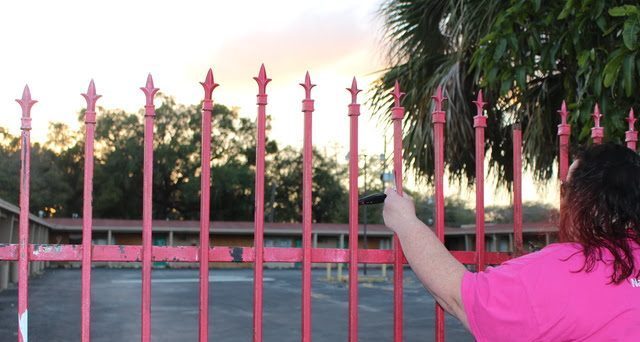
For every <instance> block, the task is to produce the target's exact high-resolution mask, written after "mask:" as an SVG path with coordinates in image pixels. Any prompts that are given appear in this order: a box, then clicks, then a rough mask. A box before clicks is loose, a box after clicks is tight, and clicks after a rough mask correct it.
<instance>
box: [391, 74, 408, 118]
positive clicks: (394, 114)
mask: <svg viewBox="0 0 640 342" xmlns="http://www.w3.org/2000/svg"><path fill="white" fill-rule="evenodd" d="M404 95H405V93H403V92H401V91H400V83H398V81H396V84H395V85H394V86H393V92H392V93H391V96H393V108H391V120H402V119H403V118H404V107H402V105H401V104H400V101H402V97H403V96H404Z"/></svg>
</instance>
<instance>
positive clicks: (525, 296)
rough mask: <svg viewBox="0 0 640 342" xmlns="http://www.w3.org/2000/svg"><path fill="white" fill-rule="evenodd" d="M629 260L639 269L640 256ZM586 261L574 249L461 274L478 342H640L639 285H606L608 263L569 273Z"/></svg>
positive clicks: (566, 246)
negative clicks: (592, 268) (587, 271)
mask: <svg viewBox="0 0 640 342" xmlns="http://www.w3.org/2000/svg"><path fill="white" fill-rule="evenodd" d="M572 255H573V257H571V256H572ZM634 255H635V262H636V267H638V266H640V248H638V249H635V251H634ZM567 258H569V259H568V260H567V261H562V260H563V259H567ZM603 259H604V260H610V259H611V255H610V254H609V253H608V252H607V253H603ZM583 261H584V256H583V254H582V251H581V249H580V247H579V245H577V244H570V243H558V244H551V245H549V246H547V247H546V248H544V249H542V250H541V251H539V252H536V253H531V254H528V255H525V256H522V257H520V258H516V259H512V260H509V261H507V262H505V263H504V264H502V265H500V266H497V267H489V268H487V270H486V271H484V272H480V273H471V272H465V274H464V277H463V279H462V302H463V304H464V309H465V312H466V314H467V319H468V321H469V327H470V329H471V332H472V333H473V335H474V336H475V338H476V339H477V341H479V342H482V341H491V342H494V341H510V342H513V341H640V279H637V278H635V277H634V276H635V275H634V276H632V277H631V278H629V279H627V280H625V281H623V282H621V283H620V284H618V285H612V284H608V283H609V281H610V279H609V278H610V275H611V269H612V268H611V263H610V262H599V263H598V264H597V266H596V267H595V268H594V270H593V271H592V272H590V273H586V272H584V271H583V272H572V271H577V270H579V269H580V268H581V267H582V265H583Z"/></svg>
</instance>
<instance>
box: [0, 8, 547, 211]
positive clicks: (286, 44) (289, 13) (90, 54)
mask: <svg viewBox="0 0 640 342" xmlns="http://www.w3.org/2000/svg"><path fill="white" fill-rule="evenodd" d="M380 3H381V1H380V0H370V1H364V0H323V1H303V0H270V1H241V0H237V1H228V0H226V1H218V0H209V1H189V0H183V1H179V2H178V1H171V2H170V1H158V0H156V1H142V0H137V1H121V0H111V1H19V2H3V3H2V4H0V32H2V34H0V46H2V51H3V53H2V54H0V126H3V127H7V128H9V130H10V131H11V132H12V133H14V134H18V132H19V124H20V108H19V106H18V104H17V103H15V101H14V99H16V98H19V97H20V96H21V94H22V88H23V87H24V85H25V84H26V83H28V84H29V87H30V89H31V93H32V96H33V98H34V99H36V100H38V101H39V102H38V103H37V104H36V105H35V106H34V107H33V110H32V118H33V130H32V136H33V139H34V140H35V141H44V140H45V139H46V133H47V126H48V123H49V122H50V121H61V122H64V123H66V124H68V125H69V126H71V127H72V128H79V123H78V122H77V113H78V111H79V110H80V109H82V108H83V107H84V106H85V101H84V99H83V98H82V97H81V96H80V93H81V92H85V91H86V88H87V86H88V83H89V81H90V80H91V79H94V80H95V84H96V88H97V91H98V93H99V94H101V95H102V96H103V97H102V98H101V99H100V100H99V101H98V105H99V106H102V107H105V108H109V109H114V108H121V109H125V110H128V111H138V110H140V109H141V108H142V106H143V105H144V95H143V93H142V92H141V91H140V90H139V89H138V88H139V87H141V86H144V84H145V80H146V76H147V74H148V73H151V74H152V75H153V79H154V83H155V86H156V87H157V88H160V89H161V91H162V92H164V93H165V94H168V95H171V96H174V97H175V98H176V100H177V102H178V103H184V104H195V103H198V102H199V101H200V100H201V98H202V96H203V90H202V87H201V86H200V84H199V83H198V82H200V81H203V80H204V77H205V75H206V72H207V70H208V69H209V68H212V69H213V72H214V78H215V81H216V82H217V83H219V84H220V87H218V88H216V90H215V91H214V95H213V97H214V101H215V102H216V103H220V104H224V105H227V106H235V107H239V110H240V114H241V115H243V116H246V117H252V118H255V115H256V105H255V100H256V98H255V95H256V93H257V85H256V82H255V81H254V80H253V77H254V76H257V74H258V70H259V67H260V65H261V63H264V64H265V67H266V71H267V76H268V77H270V78H272V79H273V81H272V82H271V83H269V85H268V87H267V92H268V94H269V105H268V109H267V113H268V114H270V115H271V116H272V122H271V124H272V131H271V133H270V138H272V139H275V140H276V141H278V143H279V144H280V145H282V146H284V145H292V146H295V147H301V146H302V137H303V136H302V127H303V114H302V112H301V111H300V109H301V100H302V98H303V96H304V90H303V89H302V87H301V86H299V85H298V83H301V82H303V81H304V75H305V72H306V71H309V73H310V75H311V80H312V82H313V83H315V84H317V86H316V87H315V88H314V89H313V91H312V97H313V98H314V99H315V107H316V111H315V113H314V115H313V120H314V121H313V142H314V145H315V146H316V147H317V148H319V149H320V150H321V151H327V153H330V154H335V155H338V156H340V158H338V159H342V160H344V157H343V156H344V155H345V154H346V153H347V147H348V145H349V119H348V116H347V105H348V103H349V101H350V97H349V93H348V92H347V91H346V90H345V88H346V87H349V86H350V85H351V79H352V78H353V77H354V76H355V77H356V79H357V81H358V86H359V88H360V89H363V90H364V91H363V92H362V93H361V96H360V97H359V98H360V102H361V103H363V104H364V103H365V102H366V100H367V99H368V93H367V91H368V90H370V89H371V82H373V81H374V80H375V79H376V78H377V77H379V76H380V75H381V74H380V72H381V70H383V69H384V68H385V66H386V60H385V45H384V42H383V39H382V20H381V19H380V18H379V17H378V15H377V10H378V9H379V7H380ZM98 115H100V113H99V112H98ZM359 120H360V130H359V132H360V139H359V144H360V153H366V154H369V155H379V154H380V153H382V151H383V149H384V140H385V139H384V138H383V137H384V136H385V134H386V135H387V139H388V142H389V143H390V142H391V141H390V139H391V131H390V130H387V129H386V128H385V125H384V124H381V123H379V121H378V119H377V117H372V116H371V112H370V110H369V108H367V106H365V105H363V106H362V115H361V116H360V118H359ZM388 148H389V150H390V149H391V145H389V146H388ZM410 178H411V177H410ZM409 180H410V179H409ZM524 183H525V191H524V193H525V196H524V197H525V200H540V201H543V202H553V201H554V200H555V197H554V196H553V195H548V193H547V191H545V190H544V189H538V188H536V185H535V184H533V182H532V181H530V177H529V176H527V175H525V179H524ZM414 186H417V185H414ZM486 187H487V189H488V190H487V196H486V197H487V201H488V202H492V201H493V202H496V203H500V204H506V203H508V202H509V196H508V195H507V194H505V193H500V192H499V193H497V194H496V193H494V191H491V189H493V188H495V187H494V186H492V185H491V183H488V184H487V186H486ZM446 191H447V193H450V194H452V193H460V194H461V195H463V197H464V196H467V197H469V192H465V191H460V190H459V189H457V188H456V187H448V188H447V189H446Z"/></svg>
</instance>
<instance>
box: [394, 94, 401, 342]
mask: <svg viewBox="0 0 640 342" xmlns="http://www.w3.org/2000/svg"><path fill="white" fill-rule="evenodd" d="M395 90H396V92H395V93H393V97H394V107H393V108H392V109H391V120H392V121H393V173H394V177H395V181H396V192H397V193H398V194H400V196H402V194H403V191H402V119H403V118H404V107H402V106H400V98H401V95H400V87H399V86H398V87H396V89H395ZM393 250H394V253H393V254H394V257H393V340H394V341H395V342H400V341H403V340H404V339H403V337H402V336H403V333H404V330H403V322H404V315H403V298H402V297H403V293H404V291H403V290H404V288H403V281H402V276H403V267H404V253H403V252H402V246H401V245H400V239H398V236H397V235H396V234H394V235H393Z"/></svg>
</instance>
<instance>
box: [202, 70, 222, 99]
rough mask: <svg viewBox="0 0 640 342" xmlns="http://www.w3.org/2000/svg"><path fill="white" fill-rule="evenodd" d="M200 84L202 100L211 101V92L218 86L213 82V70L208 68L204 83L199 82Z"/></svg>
mask: <svg viewBox="0 0 640 342" xmlns="http://www.w3.org/2000/svg"><path fill="white" fill-rule="evenodd" d="M200 84H201V85H202V88H204V100H205V101H211V96H212V94H213V90H214V89H216V87H218V86H219V84H218V83H216V82H215V81H214V80H213V70H211V68H209V71H208V72H207V77H205V79H204V82H200Z"/></svg>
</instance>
